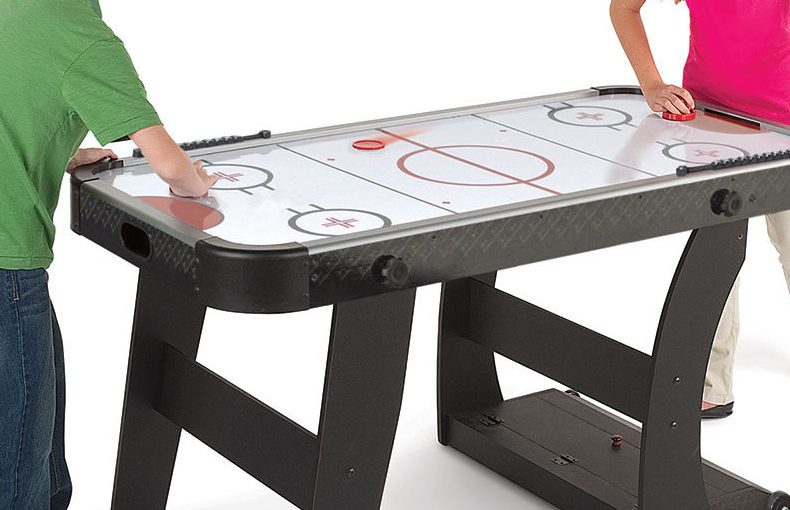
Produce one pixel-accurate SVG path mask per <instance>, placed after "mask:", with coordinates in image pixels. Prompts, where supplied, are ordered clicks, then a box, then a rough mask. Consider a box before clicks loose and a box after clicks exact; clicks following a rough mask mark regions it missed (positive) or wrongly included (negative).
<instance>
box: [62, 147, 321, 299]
mask: <svg viewBox="0 0 790 510" xmlns="http://www.w3.org/2000/svg"><path fill="white" fill-rule="evenodd" d="M109 168H110V167H109V166H108V165H107V164H106V163H105V164H104V165H99V166H95V167H93V168H83V169H80V170H78V171H77V172H75V173H74V174H73V175H72V179H71V202H72V203H71V228H72V230H73V231H74V232H76V233H77V234H80V235H82V236H84V237H86V238H88V239H90V240H91V241H93V242H94V243H96V244H98V245H100V246H102V247H103V248H105V249H107V250H109V251H110V252H112V253H114V254H116V255H118V256H119V257H121V258H123V259H124V260H126V261H127V262H130V263H132V264H134V265H135V266H137V267H139V268H141V269H145V270H146V271H149V272H151V273H152V274H156V275H157V276H159V277H161V278H162V279H163V280H165V281H168V282H169V283H171V284H172V285H174V286H175V287H177V288H179V289H181V290H182V291H183V292H186V293H190V294H192V293H194V294H196V295H197V299H198V300H199V301H200V302H201V303H203V304H205V305H206V306H209V307H211V308H216V309H220V310H227V311H232V312H245V313H280V312H292V311H297V310H304V309H307V308H309V289H308V278H309V274H308V270H309V261H308V255H307V249H306V248H304V247H303V246H301V245H299V244H296V243H292V244H285V245H279V246H259V247H258V246H243V245H236V244H233V243H228V242H226V241H223V240H221V239H217V238H215V237H208V236H206V235H205V234H203V235H200V236H196V241H195V242H194V243H186V242H184V241H182V240H181V239H178V238H176V237H174V236H173V235H170V234H169V233H166V232H164V231H163V230H161V229H159V228H157V227H155V226H153V225H151V224H150V223H149V222H147V221H144V220H143V219H141V218H138V217H136V216H135V215H133V214H130V213H128V212H126V210H124V209H123V208H121V207H119V206H118V205H117V204H114V203H112V201H110V200H107V199H105V198H104V197H103V196H101V195H100V194H97V193H95V192H94V191H93V190H92V189H91V186H86V185H84V184H85V183H86V182H91V181H95V180H96V177H95V175H96V173H98V172H100V171H102V170H105V169H109ZM142 207H147V206H144V205H143V206H142ZM148 212H149V213H150V214H153V215H161V214H163V213H160V212H159V211H155V210H153V211H148ZM185 230H186V229H185ZM196 232H198V231H196Z"/></svg>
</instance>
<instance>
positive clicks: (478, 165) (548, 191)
mask: <svg viewBox="0 0 790 510" xmlns="http://www.w3.org/2000/svg"><path fill="white" fill-rule="evenodd" d="M379 131H381V132H382V133H384V134H385V135H389V136H393V137H395V138H398V139H400V140H403V141H404V142H409V143H411V144H414V145H416V146H417V147H420V148H422V149H425V150H429V151H431V152H435V153H436V154H439V155H441V156H445V157H448V158H450V159H454V160H456V161H460V162H461V163H466V164H467V165H471V166H473V167H476V168H479V169H480V170H483V171H486V172H489V173H492V174H495V175H498V176H500V177H504V178H506V179H511V180H513V181H515V182H517V183H521V184H526V185H527V186H532V187H533V188H537V189H539V190H541V191H545V192H546V193H551V194H552V195H561V194H562V193H560V192H558V191H554V190H553V189H549V188H546V187H544V186H541V185H540V184H535V183H534V182H531V181H525V180H523V179H519V178H517V177H514V176H512V175H508V174H506V173H504V172H500V171H499V170H495V169H493V168H489V167H487V166H485V165H481V164H479V163H475V162H474V161H469V160H467V159H464V158H461V157H459V156H455V155H454V154H450V153H448V152H444V151H441V150H439V149H435V148H433V147H430V146H428V145H425V144H422V143H420V142H417V141H415V140H412V139H410V138H406V137H405V136H400V135H398V134H396V133H392V132H390V131H387V130H386V129H379Z"/></svg>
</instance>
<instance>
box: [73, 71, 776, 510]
mask: <svg viewBox="0 0 790 510" xmlns="http://www.w3.org/2000/svg"><path fill="white" fill-rule="evenodd" d="M194 147H198V148H197V149H194V150H190V151H189V153H190V155H191V156H192V157H193V158H194V159H199V160H202V161H203V162H204V164H205V165H206V167H207V169H208V171H209V172H210V173H213V174H216V175H219V176H220V180H219V181H218V183H217V184H216V186H214V188H213V189H212V190H211V191H210V193H209V194H208V195H207V196H205V197H203V198H200V199H183V198H178V197H175V196H172V195H171V194H170V193H169V190H168V187H167V185H166V184H164V183H163V182H162V181H160V180H159V179H158V178H157V177H156V176H155V175H154V174H153V172H152V170H151V168H150V167H149V166H148V165H147V164H146V161H145V160H144V159H142V158H139V157H132V158H126V159H123V160H119V161H115V162H102V163H100V164H97V165H93V166H90V167H83V168H80V169H78V170H77V171H75V172H74V173H73V174H72V228H73V230H74V231H75V232H77V233H78V234H81V235H82V236H85V237H86V238H88V239H90V240H91V241H93V242H95V243H97V244H99V245H100V246H102V247H104V248H106V249H107V250H109V251H111V252H112V253H114V254H116V255H118V256H119V257H121V258H123V259H125V260H126V261H128V262H131V263H132V264H134V265H135V266H137V267H139V269H140V275H139V283H138V294H137V302H136V310H135V315H134V328H133V333H132V342H131V354H130V362H129V369H128V380H127V387H126V396H125V402H124V413H123V419H122V426H121V437H120V445H119V452H118V462H117V469H116V477H115V488H114V492H113V500H112V508H113V509H115V510H127V509H128V510H140V509H146V510H154V509H163V508H164V507H165V505H166V501H167V497H168V492H169V486H170V480H171V476H172V472H173V465H174V460H175V456H176V452H177V449H178V442H179V437H180V433H181V431H182V429H183V430H186V431H188V432H189V433H191V434H192V435H194V436H195V437H197V438H198V439H200V440H201V441H202V442H204V443H205V444H207V445H208V446H210V447H211V448H213V449H214V450H215V451H216V452H218V453H219V454H221V455H223V456H224V457H226V458H227V459H229V460H231V461H232V462H234V463H235V464H236V465H237V466H239V467H240V468H241V469H243V470H244V471H246V472H247V473H249V474H250V475H251V476H253V477H255V478H256V479H257V480H259V481H260V482H262V483H264V484H266V485H267V486H268V487H270V488H271V489H272V490H274V491H276V492H277V493H278V494H279V495H281V496H282V497H283V498H285V499H287V500H288V501H290V502H291V503H292V504H293V505H295V506H296V507H298V508H302V509H313V510H328V509H354V510H356V509H374V508H378V507H379V506H380V503H381V498H382V493H383V488H384V484H385V480H386V474H387V469H388V465H389V459H390V454H391V451H392V446H393V439H394V435H395V430H396V426H397V421H398V415H399V412H400V405H401V399H402V392H403V383H404V374H405V370H406V360H407V352H408V346H409V340H410V334H411V323H412V312H413V308H414V297H415V289H416V288H418V287H420V286H424V285H428V284H433V283H439V282H441V283H443V291H442V304H441V318H440V334H439V350H438V436H439V441H440V442H441V443H442V444H444V445H449V446H452V447H453V448H456V449H458V450H459V451H461V452H463V453H465V454H466V455H468V456H469V457H471V458H472V459H475V460H477V461H479V462H481V463H482V464H484V465H486V466H488V467H490V468H491V469H493V470H495V471H497V472H499V473H500V474H502V475H503V476H505V477H507V478H509V479H510V480H512V481H514V482H515V483H518V484H520V485H522V486H523V487H525V488H526V489H527V490H529V491H531V492H533V493H535V494H537V495H538V496H540V497H542V498H543V499H545V500H547V501H548V502H550V503H552V504H554V505H555V506H557V507H559V508H565V509H579V508H583V509H585V510H592V509H618V510H626V509H627V510H632V509H633V508H637V507H638V508H640V509H642V510H667V509H673V510H684V509H688V510H699V509H703V508H712V509H732V508H737V509H740V510H751V509H754V510H766V509H771V510H778V509H784V510H787V509H788V508H790V499H788V496H787V495H786V494H784V493H782V492H775V493H772V492H770V491H768V490H765V489H762V488H760V487H759V486H757V485H754V484H752V483H750V482H748V481H746V480H744V479H742V478H739V477H738V476H736V475H734V474H732V473H729V472H727V471H725V470H724V469H721V468H719V467H717V466H715V465H713V464H711V463H708V462H707V461H703V460H702V459H701V458H700V405H699V404H700V400H701V395H702V390H703V384H704V376H705V370H706V366H707V360H708V356H709V353H710V349H711V344H712V339H713V336H714V332H715V330H716V326H717V324H718V320H719V317H720V315H721V311H722V308H723V306H724V303H725V301H726V299H727V296H728V294H729V292H730V289H731V287H732V285H733V282H734V280H735V278H736V276H737V274H738V272H739V270H740V267H741V265H742V263H743V260H744V257H745V247H746V234H747V219H748V218H749V217H753V216H760V215H764V214H767V213H773V212H777V211H782V210H787V209H790V131H788V129H787V128H786V127H781V126H778V125H771V124H769V123H767V122H764V121H761V120H760V119H755V118H750V117H748V116H745V115H742V114H739V113H737V112H732V111H725V110H722V109H718V108H714V107H712V106H708V105H700V106H699V109H698V115H697V118H696V119H695V120H693V121H691V122H688V123H677V122H672V121H667V120H664V119H662V118H661V117H660V116H659V115H657V114H655V113H652V112H651V111H650V110H649V109H648V108H647V105H646V104H645V102H644V99H643V98H642V97H641V96H640V94H639V90H638V89H637V88H633V87H604V88H593V89H589V90H583V91H578V92H572V93H566V94H558V95H552V96H547V97H540V98H534V99H525V100H518V101H511V102H503V103H497V104H490V105H483V106H477V107H470V108H461V109H456V110H448V111H441V112H436V113H429V114H422V115H414V116H407V117H400V118H394V119H388V120H381V121H374V122H366V123H361V124H354V125H347V126H339V127H332V128H326V129H318V130H312V131H305V132H298V133H291V134H284V135H278V136H274V137H271V138H267V139H264V138H261V139H257V140H248V141H239V139H235V138H231V139H220V140H214V141H202V142H199V143H197V144H192V145H190V146H188V148H194ZM683 231H691V235H690V238H689V241H688V244H687V246H686V248H685V250H684V252H683V254H682V257H681V259H680V263H679V265H678V268H677V272H676V274H675V276H674V278H673V280H672V282H671V285H670V290H669V294H668V296H667V299H666V302H665V306H664V309H663V313H662V315H661V319H660V323H659V325H658V328H657V335H656V341H655V345H654V350H653V353H652V355H648V354H645V353H642V352H640V351H637V350H635V349H632V348H630V347H628V346H626V345H623V344H621V343H619V342H617V341H615V340H613V339H611V338H608V337H606V336H604V335H602V334H599V333H597V332H595V331H591V330H589V329H587V328H584V327H582V326H580V325H577V324H575V323H573V322H571V321H569V320H567V319H565V318H563V317H560V316H558V315H555V314H552V313H551V312H549V311H547V310H543V309H541V308H538V307H537V306H535V305H532V304H530V303H528V302H526V301H523V300H521V299H519V298H517V297H515V296H512V295H509V294H506V293H504V292H502V291H501V290H498V289H497V288H496V286H495V278H496V273H497V271H499V270H501V269H504V268H512V267H516V266H520V265H524V264H529V263H532V262H536V261H541V260H546V259H550V258H555V257H561V256H566V255H571V254H576V253H581V252H586V251H589V250H595V249H599V248H604V247H608V246H614V245H617V244H621V243H628V242H634V241H640V240H645V239H649V238H653V237H657V236H663V235H667V234H672V233H677V232H683ZM329 305H331V306H333V307H334V314H333V319H332V326H331V334H330V344H329V355H328V360H327V367H326V379H325V387H324V395H323V402H322V407H321V414H320V424H319V429H318V433H317V434H314V433H312V432H310V431H308V430H306V429H305V428H303V427H301V426H300V425H298V424H297V423H295V422H293V421H292V420H290V419H289V418H288V417H286V416H284V415H282V414H280V413H278V412H277V411H275V410H273V409H272V408H270V407H269V406H267V405H266V404H265V403H263V402H260V401H259V400H257V399H255V398H254V397H252V396H250V395H249V394H247V393H245V392H244V391H242V390H241V389H239V388H237V387H235V386H234V385H232V384H231V383H229V382H228V381H226V380H225V379H223V378H222V377H221V376H219V375H218V374H215V373H213V372H211V371H209V370H208V369H207V368H205V367H203V366H202V365H200V364H199V363H197V362H196V355H197V351H198V344H199V341H200V337H201V330H202V326H203V320H204V315H205V311H206V308H207V307H211V308H216V309H220V310H227V311H231V312H244V313H264V314H265V313H285V312H298V311H301V310H307V309H309V308H313V307H320V306H329ZM282 341H287V339H283V340H282ZM494 353H498V354H501V355H503V356H506V357H507V358H510V359H512V360H515V361H517V362H519V363H521V364H523V365H525V366H527V367H530V368H531V369H533V370H536V371H538V372H540V373H542V374H545V375H547V376H549V377H550V378H552V379H553V380H556V381H557V382H559V383H562V384H563V385H565V386H566V387H569V388H573V389H574V390H575V391H572V392H561V391H559V390H547V391H543V392H540V393H536V394H532V395H526V396H523V397H520V398H516V399H512V400H504V399H503V397H502V393H501V391H500V387H499V382H498V379H497V372H496V367H495V363H494ZM580 395H583V396H580ZM588 397H589V398H588ZM593 401H597V402H599V403H603V404H605V405H607V406H609V407H610V408H614V409H616V410H618V411H620V412H621V413H623V414H624V415H626V416H629V417H631V418H633V419H634V420H635V421H636V422H639V423H641V424H642V427H636V426H634V425H631V424H630V422H627V421H624V420H622V419H620V418H618V417H616V416H614V415H612V414H610V413H608V412H606V411H604V410H603V409H602V408H600V407H598V406H597V405H595V404H594V403H593ZM415 483H419V482H418V481H416V480H415Z"/></svg>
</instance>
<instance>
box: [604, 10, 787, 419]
mask: <svg viewBox="0 0 790 510" xmlns="http://www.w3.org/2000/svg"><path fill="white" fill-rule="evenodd" d="M645 1H646V0H612V3H611V16H612V22H613V23H614V27H615V30H616V31H617V35H618V36H619V38H620V42H621V43H622V45H623V49H624V50H625V52H626V54H627V55H628V58H629V60H630V61H631V65H632V66H633V68H634V71H635V72H636V75H637V77H638V79H639V84H640V86H641V88H642V92H643V93H644V96H645V99H646V100H647V103H648V104H649V105H650V108H651V109H652V110H653V111H656V112H665V111H669V112H672V113H689V111H690V110H692V109H693V108H694V107H695V103H694V101H695V99H699V100H700V101H704V102H706V103H711V104H716V105H721V106H725V107H728V108H731V109H733V110H737V111H740V112H743V113H746V114H749V115H752V116H756V117H760V118H762V119H765V120H768V121H771V122H774V123H778V124H783V125H787V126H788V127H790V0H686V3H687V4H688V8H689V12H690V15H691V39H690V44H689V55H688V60H687V61H686V67H685V70H684V73H683V87H678V86H675V85H670V84H666V83H664V81H663V80H662V79H661V75H660V73H659V71H658V69H657V68H656V64H655V61H654V59H653V55H652V53H651V51H650V45H649V43H648V39H647V35H646V33H645V28H644V25H643V24H642V19H641V16H640V11H641V9H642V6H643V5H644V3H645ZM680 1H681V0H675V3H680ZM766 220H767V222H768V234H769V237H770V238H771V241H772V242H773V244H774V246H775V247H776V250H777V251H778V252H779V260H780V262H781V263H782V266H783V268H784V272H785V277H786V280H787V284H788V288H790V211H786V212H782V213H778V214H772V215H768V216H767V217H766ZM737 339H738V287H737V285H736V287H735V288H734V289H733V292H732V294H731V296H730V299H729V301H728V302H727V306H726V307H725V310H724V313H723V314H722V318H721V322H720V324H719V329H718V331H717V332H716V338H715V340H714V343H713V351H712V353H711V358H710V362H709V365H708V373H707V376H706V379H705V394H704V396H703V402H702V416H703V418H723V417H725V416H729V415H730V414H732V409H733V400H734V398H733V393H732V367H733V358H734V354H735V346H736V343H737Z"/></svg>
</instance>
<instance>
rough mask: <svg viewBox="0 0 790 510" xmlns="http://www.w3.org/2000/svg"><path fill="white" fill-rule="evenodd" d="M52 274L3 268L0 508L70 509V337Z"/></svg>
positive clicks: (0, 286)
mask: <svg viewBox="0 0 790 510" xmlns="http://www.w3.org/2000/svg"><path fill="white" fill-rule="evenodd" d="M47 279H48V278H47V273H46V271H44V270H43V269H37V270H33V271H8V270H5V269H0V510H64V509H65V508H67V507H68V505H69V501H70V500H71V479H70V477H69V471H68V467H67V466H66V459H65V452H64V442H63V435H64V411H65V404H66V388H65V374H64V369H63V341H62V339H61V336H60V329H59V327H58V321H57V318H56V317H55V312H54V310H53V309H52V304H51V303H50V300H49V292H48V290H47Z"/></svg>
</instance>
